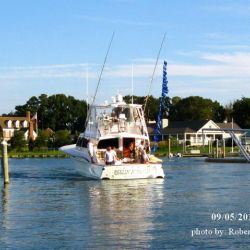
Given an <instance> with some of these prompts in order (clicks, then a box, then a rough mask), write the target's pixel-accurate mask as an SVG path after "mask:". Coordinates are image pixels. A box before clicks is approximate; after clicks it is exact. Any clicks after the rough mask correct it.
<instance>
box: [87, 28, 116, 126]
mask: <svg viewBox="0 0 250 250" xmlns="http://www.w3.org/2000/svg"><path fill="white" fill-rule="evenodd" d="M114 35H115V32H113V34H112V36H111V39H110V42H109V46H108V50H107V53H106V56H105V58H104V62H103V64H102V69H101V72H100V75H99V78H98V82H97V86H96V89H95V95H94V97H93V101H92V103H91V105H90V106H89V109H88V113H87V117H86V121H85V129H86V128H87V123H88V121H89V116H90V113H91V110H92V107H93V104H94V103H95V98H96V95H97V91H98V89H99V85H100V82H101V79H102V73H103V70H104V67H105V64H106V61H107V58H108V54H109V50H110V48H111V45H112V42H113V38H114Z"/></svg>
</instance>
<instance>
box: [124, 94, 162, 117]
mask: <svg viewBox="0 0 250 250" xmlns="http://www.w3.org/2000/svg"><path fill="white" fill-rule="evenodd" d="M123 99H124V101H125V102H126V103H131V102H132V96H130V95H127V96H124V98H123ZM145 99H146V97H145V96H133V102H134V103H136V104H141V105H144V104H145ZM159 108H160V98H158V99H157V98H154V97H153V96H152V95H151V96H149V97H148V102H147V106H146V109H145V118H146V120H147V121H148V120H156V119H157V115H158V112H159Z"/></svg>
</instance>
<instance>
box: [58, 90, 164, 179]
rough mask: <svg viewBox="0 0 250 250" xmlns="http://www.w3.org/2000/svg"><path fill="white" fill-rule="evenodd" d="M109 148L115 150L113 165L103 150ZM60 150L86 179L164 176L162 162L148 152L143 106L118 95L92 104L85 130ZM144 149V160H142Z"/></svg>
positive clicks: (148, 142) (148, 141) (148, 143)
mask: <svg viewBox="0 0 250 250" xmlns="http://www.w3.org/2000/svg"><path fill="white" fill-rule="evenodd" d="M90 144H91V145H92V148H93V155H91V153H90V148H89V145H90ZM142 145H143V149H142ZM110 148H113V149H114V151H115V152H116V160H115V161H114V162H113V164H107V162H106V152H107V150H108V151H109V150H110ZM61 150H62V151H64V152H65V153H67V154H69V155H70V156H71V157H72V158H73V159H74V160H75V163H76V167H77V170H78V172H79V173H80V174H82V175H83V176H86V177H89V178H94V179H137V178H164V172H163V168H162V161H161V160H160V159H158V158H156V157H155V156H153V155H151V154H150V140H149V135H148V131H147V126H146V122H145V118H144V112H143V109H142V106H141V105H139V104H127V103H125V102H124V101H123V98H122V96H121V95H117V96H116V97H115V98H113V100H112V103H110V104H108V103H105V104H104V105H95V106H92V107H91V108H90V112H89V117H88V123H87V125H86V130H85V132H84V133H81V134H80V136H79V138H78V141H77V143H76V144H74V145H68V146H64V147H62V148H61ZM143 150H144V152H145V155H146V157H147V160H146V161H145V160H143V159H142V151H143ZM144 159H145V157H144Z"/></svg>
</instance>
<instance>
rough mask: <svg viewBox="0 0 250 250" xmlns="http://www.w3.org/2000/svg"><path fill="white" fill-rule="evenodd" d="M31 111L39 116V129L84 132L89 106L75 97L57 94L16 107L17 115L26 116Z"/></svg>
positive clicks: (41, 96) (33, 99)
mask: <svg viewBox="0 0 250 250" xmlns="http://www.w3.org/2000/svg"><path fill="white" fill-rule="evenodd" d="M27 110H29V111H30V112H31V113H32V114H35V113H36V112H37V114H38V119H39V120H38V127H39V128H42V129H45V128H51V129H52V130H54V131H57V130H63V129H67V130H71V131H72V132H74V131H83V130H84V124H85V119H86V110H87V104H86V102H85V101H80V100H77V99H75V98H74V97H73V96H65V95H63V94H57V95H52V96H47V95H45V94H42V95H40V96H39V97H38V98H37V97H35V96H32V97H31V98H30V99H29V100H28V101H27V102H26V104H24V105H19V106H16V112H15V115H24V114H25V113H26V111H27Z"/></svg>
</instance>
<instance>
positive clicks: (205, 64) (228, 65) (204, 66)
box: [0, 52, 250, 79]
mask: <svg viewBox="0 0 250 250" xmlns="http://www.w3.org/2000/svg"><path fill="white" fill-rule="evenodd" d="M191 54H192V53H190V55H191ZM193 55H194V54H193ZM195 55H196V59H198V60H199V61H200V63H195V64H194V63H185V64H184V63H179V62H176V61H170V62H169V63H168V74H169V75H170V76H174V77H177V76H178V77H180V76H182V77H184V76H189V77H196V78H197V77H204V78H216V77H220V78H223V77H224V78H229V77H238V78H250V70H249V68H250V53H248V52H245V53H244V52H236V53H213V54H212V53H198V52H196V54H195ZM160 61H163V60H160ZM87 65H88V64H85V63H82V64H62V65H47V66H46V65H45V66H27V67H9V68H7V67H4V68H0V79H56V78H86V69H87V67H88V77H89V78H90V79H96V78H97V77H98V75H99V72H98V71H99V66H98V65H88V66H87ZM153 69H154V60H153V59H150V58H147V59H146V60H144V59H141V60H139V59H136V60H135V61H134V63H133V76H134V77H135V78H139V77H144V78H148V79H149V78H150V77H151V76H152V73H153ZM161 75H162V66H161V65H158V67H157V70H156V74H155V76H156V77H157V76H161ZM103 77H105V78H131V77H132V64H124V65H116V66H113V65H109V66H106V67H105V70H104V74H103Z"/></svg>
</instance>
